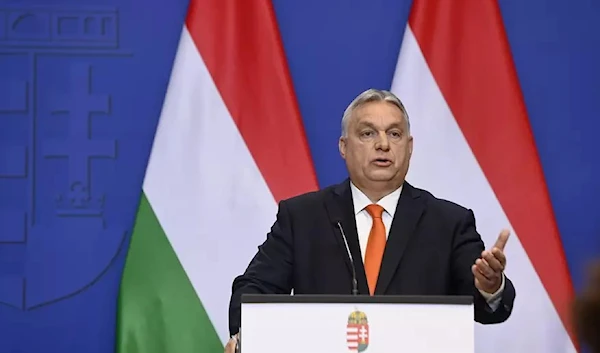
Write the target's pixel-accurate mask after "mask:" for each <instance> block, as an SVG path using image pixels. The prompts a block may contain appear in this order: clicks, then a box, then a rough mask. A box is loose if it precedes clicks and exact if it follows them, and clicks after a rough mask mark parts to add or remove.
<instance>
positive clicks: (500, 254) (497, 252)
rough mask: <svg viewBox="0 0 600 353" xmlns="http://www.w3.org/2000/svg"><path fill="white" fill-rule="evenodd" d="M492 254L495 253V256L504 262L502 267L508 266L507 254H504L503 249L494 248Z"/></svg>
mask: <svg viewBox="0 0 600 353" xmlns="http://www.w3.org/2000/svg"><path fill="white" fill-rule="evenodd" d="M492 254H493V255H494V257H495V258H496V259H498V261H500V263H501V264H502V267H503V268H506V256H505V255H504V252H502V250H500V249H498V248H493V249H492Z"/></svg>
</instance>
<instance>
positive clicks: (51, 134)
mask: <svg viewBox="0 0 600 353" xmlns="http://www.w3.org/2000/svg"><path fill="white" fill-rule="evenodd" d="M224 1H233V0H224ZM500 5H501V10H502V14H503V16H504V20H505V25H506V30H507V33H508V36H509V40H510V44H511V48H512V51H513V55H514V58H515V61H516V65H517V70H518V74H519V79H520V82H521V86H522V89H523V92H524V95H525V100H526V104H527V110H528V113H529V117H530V120H531V124H532V127H533V129H534V133H535V139H536V142H537V145H538V149H539V153H540V155H541V160H542V164H543V168H544V171H545V174H546V178H547V181H548V187H549V190H550V195H551V198H552V202H553V206H554V210H555V212H556V217H557V220H558V224H559V227H560V231H561V236H562V239H563V244H564V249H565V252H566V254H567V257H568V261H569V266H570V270H571V273H572V277H573V279H574V282H575V285H576V287H577V288H579V286H580V285H581V280H582V276H581V273H582V267H583V266H584V265H585V264H586V263H587V261H589V260H590V259H591V258H592V257H594V256H600V218H596V216H597V212H595V210H596V209H597V207H596V199H597V196H598V194H599V192H600V181H598V172H599V171H600V167H599V163H598V157H597V154H598V152H600V140H599V139H598V138H596V135H597V131H599V130H600V120H599V119H598V113H597V112H598V105H597V104H596V103H597V99H598V97H600V68H599V67H598V65H597V64H596V63H598V62H600V60H599V59H600V25H599V24H597V23H598V20H600V9H599V5H598V2H594V1H592V0H589V1H583V0H578V1H572V0H569V1H567V0H560V1H559V0H550V1H548V0H529V1H521V0H501V1H500ZM274 6H275V10H276V13H277V18H278V21H279V24H280V27H281V33H282V36H283V40H284V46H285V51H286V53H287V56H288V60H289V65H290V68H291V72H292V76H293V81H294V85H295V89H296V93H297V97H298V100H299V103H300V108H301V113H302V115H303V118H304V122H305V128H306V131H307V134H308V139H309V143H310V146H311V149H312V152H313V158H314V161H315V166H316V169H317V174H318V178H319V182H320V184H321V185H322V186H324V185H327V184H330V183H334V182H337V181H339V180H340V178H342V177H344V176H345V169H344V166H343V164H342V161H341V159H340V158H339V155H338V152H337V148H336V143H337V137H338V135H339V122H340V117H341V113H342V111H343V109H344V108H345V106H346V105H347V104H348V103H349V101H350V100H351V99H352V98H353V97H354V96H355V95H356V94H357V93H358V92H360V91H362V90H364V89H366V88H368V87H379V88H389V87H390V85H391V80H392V74H393V71H394V67H395V64H396V59H397V55H398V51H399V48H400V45H401V39H402V35H403V31H404V27H405V24H406V20H407V17H408V12H409V10H410V6H411V1H408V0H402V1H398V0H368V1H367V0H343V1H342V0H330V1H325V2H324V1H321V0H319V1H317V0H304V1H289V0H274ZM186 8H187V1H184V0H130V1H124V0H120V1H118V0H107V1H104V2H102V3H100V2H98V1H89V0H86V1H82V0H70V1H60V2H59V1H55V0H52V1H48V0H44V1H39V2H33V1H12V2H3V3H2V4H0V351H2V352H26V353H46V352H86V353H87V352H89V353H94V352H101V353H108V352H112V350H113V346H114V318H115V309H116V299H117V292H118V284H119V279H120V275H121V271H122V267H123V262H124V256H125V254H126V248H127V246H128V239H129V238H128V237H129V235H130V231H131V228H132V224H133V219H134V215H135V211H136V207H137V202H138V199H139V196H140V191H141V183H142V179H143V175H144V171H145V166H146V163H147V158H148V155H149V152H150V147H151V143H152V138H153V135H154V131H155V128H156V123H157V121H158V117H159V114H160V110H161V106H162V101H163V97H164V94H165V90H166V87H167V83H168V79H169V74H170V70H171V65H172V62H173V58H174V55H175V49H176V46H177V41H178V39H179V34H180V31H181V27H182V24H183V20H184V18H185V12H186ZM102 29H104V30H102ZM88 113H89V119H87V118H86V116H87V115H88ZM67 157H68V158H67Z"/></svg>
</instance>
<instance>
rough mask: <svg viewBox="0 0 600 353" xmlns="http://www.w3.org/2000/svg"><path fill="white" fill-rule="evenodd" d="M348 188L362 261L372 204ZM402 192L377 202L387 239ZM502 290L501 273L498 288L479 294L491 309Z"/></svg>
mask: <svg viewBox="0 0 600 353" xmlns="http://www.w3.org/2000/svg"><path fill="white" fill-rule="evenodd" d="M350 189H351V190H352V202H353V203H354V216H355V218H356V231H357V232H358V242H359V244H360V252H361V255H362V261H363V263H364V261H365V253H366V251H367V242H368V241H369V233H370V232H371V226H372V225H373V219H372V218H371V215H370V214H369V212H367V210H366V209H365V208H366V207H367V206H368V205H370V204H372V202H371V200H369V198H368V197H367V195H365V194H364V193H363V192H362V191H360V190H359V189H358V188H357V187H356V186H355V185H354V183H352V182H351V183H350ZM401 192H402V186H400V187H399V188H398V189H396V190H395V191H393V192H392V193H390V194H388V195H386V196H384V197H383V198H382V199H381V200H379V201H378V202H377V204H378V205H379V206H381V207H383V209H384V211H383V214H382V215H381V218H382V220H383V224H384V225H385V238H386V239H387V238H388V236H389V234H390V228H391V226H392V220H393V219H394V214H395V213H396V206H397V205H398V200H399V199H400V193H401ZM503 290H504V274H502V284H501V285H500V289H498V291H496V293H494V294H490V293H487V292H484V291H482V290H480V291H479V292H480V293H481V295H482V296H483V297H484V298H485V299H486V301H487V302H488V305H489V306H490V308H492V310H494V311H495V310H496V309H497V308H498V305H499V304H500V299H501V296H500V294H502V291H503Z"/></svg>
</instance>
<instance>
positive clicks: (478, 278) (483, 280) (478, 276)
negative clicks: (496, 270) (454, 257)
mask: <svg viewBox="0 0 600 353" xmlns="http://www.w3.org/2000/svg"><path fill="white" fill-rule="evenodd" d="M471 272H473V275H474V276H475V282H476V283H477V282H479V283H480V284H481V285H482V286H484V287H489V286H491V285H492V282H493V281H492V280H490V279H489V278H487V277H485V276H484V275H483V274H482V273H481V272H479V269H478V268H477V265H473V266H472V267H471ZM479 287H481V286H478V288H479Z"/></svg>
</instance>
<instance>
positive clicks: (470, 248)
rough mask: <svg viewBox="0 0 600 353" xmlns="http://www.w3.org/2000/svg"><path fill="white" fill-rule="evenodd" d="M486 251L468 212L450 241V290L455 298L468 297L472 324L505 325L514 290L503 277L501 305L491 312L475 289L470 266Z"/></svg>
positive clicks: (472, 218) (507, 279)
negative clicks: (472, 317)
mask: <svg viewBox="0 0 600 353" xmlns="http://www.w3.org/2000/svg"><path fill="white" fill-rule="evenodd" d="M484 249H485V247H484V244H483V241H482V240H481V236H480V235H479V233H478V232H477V230H476V227H475V216H474V215H473V211H471V210H467V211H466V214H465V215H464V217H463V218H462V219H461V220H460V221H459V223H458V225H457V227H456V229H455V233H454V241H453V254H452V261H451V263H452V265H451V267H452V268H451V271H452V278H453V282H452V287H453V292H454V293H456V294H457V295H471V296H473V299H474V303H475V321H477V322H479V323H481V324H495V323H501V322H504V321H506V320H507V319H508V318H509V316H510V314H511V312H512V307H513V303H514V300H515V296H516V291H515V288H514V286H513V284H512V282H511V281H510V279H509V278H508V276H506V275H505V276H504V278H505V283H504V290H503V291H502V294H500V297H501V298H500V301H499V303H498V305H497V307H496V308H495V310H493V309H492V308H491V307H490V306H489V305H488V303H487V301H486V300H485V298H484V297H483V296H482V295H481V293H480V292H479V290H478V289H477V288H476V287H475V278H474V275H473V273H472V272H471V266H473V264H474V263H475V260H477V259H478V258H479V257H480V256H481V253H482V252H483V250H484Z"/></svg>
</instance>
